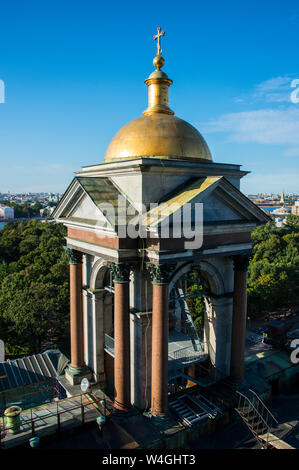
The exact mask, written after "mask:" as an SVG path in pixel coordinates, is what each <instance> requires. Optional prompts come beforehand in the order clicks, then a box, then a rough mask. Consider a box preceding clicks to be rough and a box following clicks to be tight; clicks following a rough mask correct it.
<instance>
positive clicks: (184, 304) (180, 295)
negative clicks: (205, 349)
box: [176, 281, 202, 351]
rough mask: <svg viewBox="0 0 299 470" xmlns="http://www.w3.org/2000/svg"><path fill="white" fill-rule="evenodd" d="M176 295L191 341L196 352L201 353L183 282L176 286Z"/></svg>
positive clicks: (200, 345)
mask: <svg viewBox="0 0 299 470" xmlns="http://www.w3.org/2000/svg"><path fill="white" fill-rule="evenodd" d="M176 294H177V296H178V301H179V303H180V306H181V310H182V315H183V318H184V324H185V326H186V329H187V332H188V335H189V336H190V339H191V341H192V345H193V347H194V351H201V350H202V344H201V342H200V340H199V337H198V334H197V331H196V328H195V326H194V323H193V319H192V315H191V314H190V311H189V307H188V304H187V301H186V298H185V295H184V290H183V286H182V281H178V282H177V285H176Z"/></svg>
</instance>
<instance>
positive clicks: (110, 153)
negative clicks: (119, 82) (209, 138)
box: [105, 28, 212, 162]
mask: <svg viewBox="0 0 299 470" xmlns="http://www.w3.org/2000/svg"><path fill="white" fill-rule="evenodd" d="M164 34H165V33H164V31H162V32H161V28H158V34H157V35H155V36H154V39H158V50H157V55H156V57H155V58H154V60H153V63H154V66H155V67H156V70H155V71H154V72H152V73H151V75H150V76H149V77H148V79H147V80H145V83H146V85H147V87H148V108H147V109H146V110H145V111H144V112H143V116H141V117H139V118H137V119H134V120H133V121H131V122H129V123H128V124H126V125H125V126H124V127H122V128H121V129H120V130H119V131H118V132H117V134H116V135H115V136H114V137H113V139H112V141H111V142H110V145H109V147H108V149H107V152H106V155H105V162H111V161H120V160H127V159H132V158H140V157H150V158H161V159H163V158H166V159H174V160H181V159H202V160H209V161H211V160H212V157H211V153H210V151H209V148H208V146H207V144H206V141H205V140H204V138H203V137H202V135H201V134H200V133H199V132H198V130H197V129H195V127H193V126H191V124H189V123H188V122H186V121H183V120H182V119H179V118H177V117H175V116H174V112H173V111H172V110H171V109H170V108H169V106H168V89H169V86H170V85H171V84H172V80H171V79H170V78H168V76H167V75H166V73H165V72H162V70H160V69H161V68H162V67H163V65H164V62H165V61H164V59H163V57H162V56H161V52H162V50H161V47H160V37H161V36H163V35H164Z"/></svg>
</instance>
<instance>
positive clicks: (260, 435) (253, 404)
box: [235, 389, 278, 449]
mask: <svg viewBox="0 0 299 470" xmlns="http://www.w3.org/2000/svg"><path fill="white" fill-rule="evenodd" d="M237 394H238V395H239V403H238V407H237V408H235V410H236V411H237V413H238V414H239V415H240V416H241V418H242V420H243V421H244V423H245V424H246V426H247V427H248V428H249V429H250V431H251V432H252V434H253V435H254V437H255V438H256V440H257V442H258V443H259V445H260V447H261V448H262V449H267V448H268V447H269V445H270V440H271V439H272V437H273V434H272V431H273V428H274V427H275V426H276V425H277V424H278V421H277V420H276V419H275V418H274V416H273V415H272V413H271V412H270V411H269V410H268V408H267V407H266V405H265V404H264V402H263V401H262V400H261V399H260V397H259V396H258V395H257V394H256V393H255V392H254V391H253V390H251V389H249V390H248V392H247V394H248V395H249V396H246V395H244V394H243V393H241V392H239V391H237Z"/></svg>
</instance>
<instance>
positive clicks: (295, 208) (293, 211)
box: [292, 199, 299, 215]
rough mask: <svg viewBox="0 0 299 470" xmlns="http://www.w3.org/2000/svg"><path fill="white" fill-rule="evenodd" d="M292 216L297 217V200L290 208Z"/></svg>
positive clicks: (298, 205) (298, 207) (298, 210)
mask: <svg viewBox="0 0 299 470" xmlns="http://www.w3.org/2000/svg"><path fill="white" fill-rule="evenodd" d="M292 214H293V215H299V199H298V201H295V204H294V205H293V206H292Z"/></svg>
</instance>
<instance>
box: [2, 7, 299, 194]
mask: <svg viewBox="0 0 299 470" xmlns="http://www.w3.org/2000/svg"><path fill="white" fill-rule="evenodd" d="M0 8H1V10H0V79H1V80H3V81H4V83H5V87H6V88H5V103H1V104H0V161H1V173H0V191H2V192H4V191H7V190H10V191H33V192H34V191H43V190H45V191H59V192H63V191H64V190H65V188H66V187H67V185H68V184H69V182H70V181H71V179H72V176H73V171H76V170H79V169H80V167H81V166H84V165H89V164H96V163H101V162H102V161H103V158H104V155H105V151H106V148H107V146H108V144H109V142H110V140H111V138H112V137H113V135H114V134H115V133H116V132H117V131H118V129H119V128H120V127H121V126H123V125H124V124H125V123H126V122H128V121H129V120H131V119H133V118H135V117H138V116H140V115H141V113H142V111H143V110H144V109H145V108H146V102H147V90H146V86H145V85H144V82H143V81H144V79H145V78H147V76H148V75H149V74H150V73H151V71H152V70H153V65H152V59H153V57H154V55H155V50H156V48H155V43H154V41H153V35H154V34H155V32H156V28H157V26H158V25H161V26H162V28H163V29H164V30H165V31H166V35H165V37H164V38H163V44H162V47H163V56H164V58H165V60H166V64H165V67H164V70H165V71H166V72H167V74H168V75H169V77H171V78H172V80H173V82H174V83H173V85H172V86H171V89H170V103H171V108H172V109H174V110H175V113H176V115H177V116H179V117H181V118H183V119H185V120H187V121H189V122H190V123H192V124H193V125H195V126H196V127H197V128H198V129H199V130H200V131H201V132H202V134H203V135H204V137H205V138H206V140H207V142H208V145H209V147H210V149H211V151H212V154H213V158H214V160H215V161H217V162H226V163H230V162H231V163H238V164H241V165H243V168H244V169H246V170H249V171H251V172H252V173H251V174H250V175H249V176H247V177H246V178H244V179H243V183H242V190H243V191H244V192H246V193H248V192H249V193H252V192H262V191H273V192H280V191H281V189H282V186H284V188H285V191H286V192H299V178H298V173H299V171H298V169H299V103H298V104H295V103H293V102H291V101H290V93H291V92H292V91H294V89H293V88H291V87H290V84H291V81H292V80H293V79H296V78H297V79H298V78H299V60H298V54H299V47H298V44H299V4H298V1H297V0H271V1H270V0H260V1H253V0H251V1H249V0H244V1H240V0H238V1H230V0H227V1H222V0H221V1H220V0H216V1H214V2H211V1H202V0H197V1H188V0H186V1H176V0H172V1H160V2H159V1H157V2H155V1H153V2H142V1H138V2H137V1H136V2H131V1H126V2H125V1H119V0H114V1H110V2H107V1H95V0H85V1H81V0H80V1H76V0H72V1H69V0H60V1H57V0H51V1H48V0H43V1H42V2H41V1H40V0H39V1H37V0H36V1H34V0H28V1H26V2H25V1H24V0H19V1H16V0H10V1H9V2H1V5H0Z"/></svg>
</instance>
